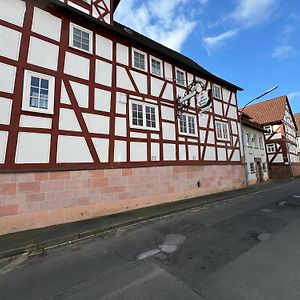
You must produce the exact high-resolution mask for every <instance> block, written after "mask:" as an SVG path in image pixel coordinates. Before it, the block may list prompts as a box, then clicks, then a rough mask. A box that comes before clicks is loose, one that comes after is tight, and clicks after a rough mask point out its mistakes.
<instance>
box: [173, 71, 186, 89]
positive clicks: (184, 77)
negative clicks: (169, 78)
mask: <svg viewBox="0 0 300 300" xmlns="http://www.w3.org/2000/svg"><path fill="white" fill-rule="evenodd" d="M178 72H181V73H182V74H183V83H182V82H180V81H178V76H177V73H178ZM175 77H176V83H177V84H178V85H181V86H187V84H186V72H185V71H183V70H182V69H179V68H175Z"/></svg>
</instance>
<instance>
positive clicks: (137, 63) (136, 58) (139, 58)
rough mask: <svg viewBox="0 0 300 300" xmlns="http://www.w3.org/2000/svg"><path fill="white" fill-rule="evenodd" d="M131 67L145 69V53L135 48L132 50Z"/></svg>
mask: <svg viewBox="0 0 300 300" xmlns="http://www.w3.org/2000/svg"><path fill="white" fill-rule="evenodd" d="M132 60H133V67H134V68H137V69H140V70H143V71H146V54H145V53H144V52H142V51H138V50H136V49H134V50H133V57H132Z"/></svg>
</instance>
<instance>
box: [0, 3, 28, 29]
mask: <svg viewBox="0 0 300 300" xmlns="http://www.w3.org/2000/svg"><path fill="white" fill-rule="evenodd" d="M0 7H1V9H0V19H1V20H4V21H7V22H9V23H12V24H15V25H17V26H20V27H22V25H23V20H24V14H25V9H26V7H25V2H24V1H20V0H0Z"/></svg>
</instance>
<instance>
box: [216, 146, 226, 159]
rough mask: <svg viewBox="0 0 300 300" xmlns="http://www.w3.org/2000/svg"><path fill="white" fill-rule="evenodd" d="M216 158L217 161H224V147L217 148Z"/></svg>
mask: <svg viewBox="0 0 300 300" xmlns="http://www.w3.org/2000/svg"><path fill="white" fill-rule="evenodd" d="M217 151H218V160H219V161H226V149H225V148H218V149H217Z"/></svg>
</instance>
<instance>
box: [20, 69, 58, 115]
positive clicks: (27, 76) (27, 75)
mask: <svg viewBox="0 0 300 300" xmlns="http://www.w3.org/2000/svg"><path fill="white" fill-rule="evenodd" d="M33 76H34V77H38V78H40V79H44V80H48V81H49V84H48V108H47V109H43V108H38V107H32V106H30V88H31V77H33ZM54 88H55V77H53V76H50V75H46V74H42V73H38V72H33V71H30V70H25V72H24V85H23V99H22V110H23V111H31V112H36V113H42V114H51V115H53V114H54Z"/></svg>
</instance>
